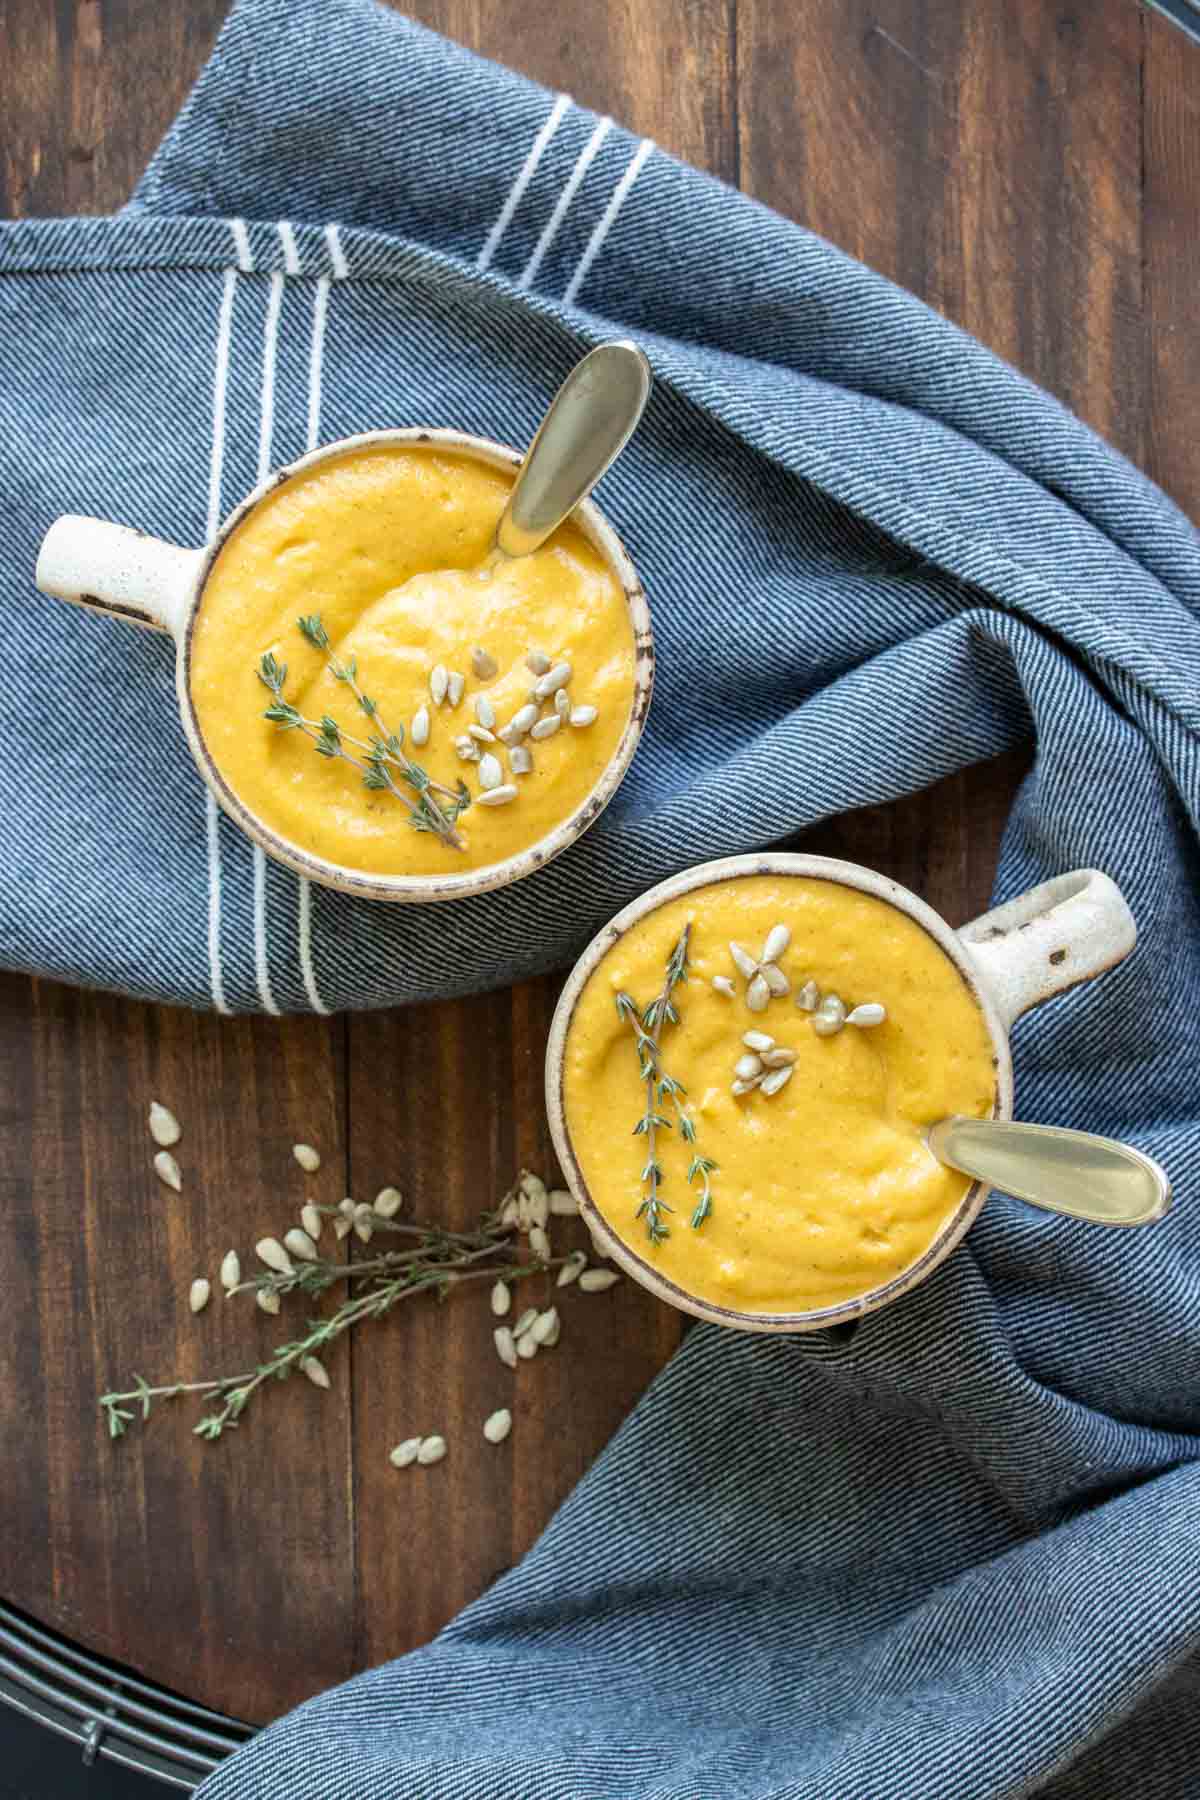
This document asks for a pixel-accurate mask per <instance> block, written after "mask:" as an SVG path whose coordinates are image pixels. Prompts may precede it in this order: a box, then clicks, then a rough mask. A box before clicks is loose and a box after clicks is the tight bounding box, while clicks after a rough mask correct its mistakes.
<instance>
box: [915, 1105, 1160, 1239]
mask: <svg viewBox="0 0 1200 1800" xmlns="http://www.w3.org/2000/svg"><path fill="white" fill-rule="evenodd" d="M925 1141H926V1143H927V1144H928V1145H929V1148H930V1149H931V1150H932V1152H933V1154H934V1155H935V1156H936V1157H937V1159H938V1161H939V1162H942V1163H946V1164H947V1165H948V1166H949V1167H950V1168H952V1169H958V1170H960V1171H961V1172H962V1173H963V1174H964V1175H973V1176H975V1178H976V1179H977V1180H979V1181H986V1182H987V1183H988V1184H989V1185H990V1186H993V1187H998V1188H1001V1189H1002V1190H1003V1191H1004V1192H1005V1193H1006V1194H1013V1195H1015V1197H1016V1198H1017V1199H1018V1200H1027V1201H1028V1202H1029V1204H1030V1205H1031V1206H1040V1207H1042V1208H1044V1210H1045V1211H1046V1212H1058V1213H1069V1214H1070V1216H1071V1217H1072V1218H1073V1219H1090V1220H1092V1222H1093V1223H1094V1224H1097V1225H1149V1224H1151V1223H1152V1222H1153V1221H1154V1220H1155V1219H1161V1218H1162V1216H1163V1214H1164V1213H1165V1212H1166V1211H1167V1210H1168V1209H1169V1207H1170V1205H1171V1197H1172V1196H1171V1182H1170V1178H1169V1176H1168V1175H1167V1172H1166V1170H1165V1169H1164V1168H1163V1167H1162V1165H1161V1164H1160V1163H1156V1162H1155V1160H1154V1158H1153V1157H1152V1156H1144V1155H1143V1154H1142V1152H1141V1151H1140V1150H1133V1149H1131V1148H1130V1146H1129V1145H1128V1144H1118V1143H1117V1142H1116V1140H1115V1139H1113V1138H1105V1137H1095V1136H1094V1135H1093V1134H1092V1133H1091V1132H1090V1131H1064V1130H1062V1129H1061V1128H1060V1127H1059V1126H1057V1125H1017V1124H1014V1123H1013V1122H1012V1121H1011V1120H1005V1119H964V1118H959V1117H954V1118H949V1119H939V1121H938V1123H937V1124H936V1125H931V1126H930V1127H929V1130H928V1131H927V1132H926V1133H925Z"/></svg>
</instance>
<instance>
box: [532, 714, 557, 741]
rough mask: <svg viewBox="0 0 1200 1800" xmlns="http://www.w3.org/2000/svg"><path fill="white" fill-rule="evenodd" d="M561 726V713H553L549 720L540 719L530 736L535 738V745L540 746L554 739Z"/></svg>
mask: <svg viewBox="0 0 1200 1800" xmlns="http://www.w3.org/2000/svg"><path fill="white" fill-rule="evenodd" d="M561 724H562V717H561V715H560V714H559V713H551V714H550V715H549V716H548V717H547V718H545V719H539V720H538V722H537V724H536V725H535V726H533V728H532V730H531V731H530V733H529V735H530V737H531V738H533V740H534V741H535V743H539V744H540V743H542V742H543V741H544V739H546V738H552V737H553V736H554V734H555V732H556V731H557V730H558V728H559V726H560V725H561Z"/></svg>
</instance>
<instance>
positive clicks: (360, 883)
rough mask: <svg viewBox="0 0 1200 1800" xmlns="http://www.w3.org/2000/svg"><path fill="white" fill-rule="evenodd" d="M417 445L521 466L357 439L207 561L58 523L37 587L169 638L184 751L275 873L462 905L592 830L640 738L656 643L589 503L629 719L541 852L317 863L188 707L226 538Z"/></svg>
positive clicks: (623, 565)
mask: <svg viewBox="0 0 1200 1800" xmlns="http://www.w3.org/2000/svg"><path fill="white" fill-rule="evenodd" d="M412 444H436V445H437V446H438V447H439V448H440V449H443V450H452V451H458V452H459V453H460V454H461V455H464V456H471V457H474V458H476V459H477V460H478V461H479V462H483V463H486V464H488V465H489V466H490V467H492V468H499V469H504V470H506V471H507V470H515V469H517V468H519V467H520V464H521V462H522V460H523V458H522V455H521V452H520V451H519V450H513V449H510V448H509V447H508V446H507V445H505V444H495V443H492V442H491V440H490V439H488V438H477V437H471V436H468V435H467V434H466V433H465V432H461V431H433V430H430V431H422V430H420V429H417V428H412V429H406V430H397V431H369V432H364V433H363V434H362V435H361V436H358V437H352V438H342V439H340V440H339V441H338V442H337V443H333V444H325V445H323V446H322V447H321V449H319V450H313V451H311V452H310V453H309V454H308V455H307V456H302V457H300V458H299V459H298V460H297V461H296V462H294V463H289V464H288V465H287V467H286V468H282V469H277V470H276V471H275V473H274V474H273V475H270V476H268V477H267V479H266V480H265V481H263V482H261V483H260V484H259V486H258V487H256V488H255V489H254V491H253V492H252V493H250V494H248V495H247V496H246V498H245V499H244V500H243V501H242V503H241V505H240V506H238V507H237V508H235V510H234V511H233V512H232V513H231V514H230V515H229V517H228V518H227V519H226V521H225V523H224V524H223V525H222V526H221V529H220V531H219V532H218V533H217V535H216V537H215V538H214V539H213V541H212V543H211V544H209V545H208V547H207V548H206V549H204V550H190V549H184V548H182V547H181V546H180V545H178V544H167V543H163V542H162V540H161V539H159V538H154V537H150V536H149V535H148V534H147V533H146V532H143V531H134V530H132V529H130V527H128V526H126V525H113V524H109V523H108V522H107V521H105V520H103V519H87V518H81V517H79V516H77V515H75V514H67V515H66V516H65V517H63V518H61V519H57V520H56V521H55V523H54V524H53V525H52V526H51V527H50V530H49V531H48V532H47V533H46V537H45V540H44V541H43V543H42V548H41V551H40V553H39V555H38V563H37V576H36V580H37V585H38V587H39V588H40V589H41V590H42V592H43V593H44V594H49V595H51V596H52V597H53V598H55V599H58V600H69V601H71V602H72V603H73V604H74V605H76V606H85V607H88V608H90V609H91V610H92V611H94V612H104V613H111V614H112V615H113V616H114V617H115V618H118V619H125V620H127V621H128V622H129V623H131V624H134V625H145V626H149V627H151V628H152V629H154V630H157V631H165V632H168V633H169V634H170V636H172V637H173V638H174V639H175V644H176V651H177V654H176V660H175V685H176V689H177V692H178V695H179V711H180V714H181V716H182V719H183V728H184V731H185V733H186V735H187V741H188V747H189V748H190V750H191V753H192V756H193V758H194V760H195V763H196V767H197V768H198V769H199V771H200V773H201V775H202V776H203V777H204V779H205V781H206V782H207V783H208V785H209V787H210V788H211V789H212V791H213V793H214V794H215V795H216V798H217V800H218V802H219V804H220V805H221V806H222V807H223V808H224V809H225V811H226V812H227V813H228V814H229V816H230V818H231V819H233V820H234V821H235V823H236V824H238V825H240V826H241V828H242V830H243V831H244V832H246V833H247V835H248V836H249V837H252V838H253V839H254V840H255V841H256V842H257V843H259V844H261V845H262V847H263V849H264V850H265V851H266V853H267V855H268V856H272V857H274V858H275V860H276V861H277V862H281V863H284V864H286V865H287V867H288V868H290V869H294V870H295V871H296V873H297V874H298V875H305V876H307V877H308V878H309V880H311V881H319V882H321V883H323V885H324V886H326V887H333V888H340V889H341V890H342V892H343V893H348V894H358V895H360V896H361V897H362V898H364V899H367V900H402V901H403V900H407V901H429V900H456V899H461V898H462V897H464V896H465V895H467V894H482V893H486V892H487V891H488V890H489V889H491V888H498V887H506V886H507V885H508V884H509V882H512V881H519V880H520V879H521V877H522V876H524V875H528V874H530V873H532V871H533V870H534V869H537V868H540V867H541V865H542V864H543V863H547V862H549V861H550V860H551V858H552V857H555V856H557V855H558V854H559V853H560V852H561V851H563V850H565V849H566V848H567V846H568V845H569V844H573V843H574V842H575V839H576V838H578V837H580V836H581V835H582V834H583V832H585V831H586V830H587V828H588V826H589V825H591V824H592V822H593V821H594V820H595V819H596V818H598V817H599V815H600V813H601V812H603V810H604V808H605V807H606V806H607V804H608V802H609V801H610V800H611V799H612V797H613V795H614V793H615V792H616V790H617V788H618V787H619V786H620V783H621V779H622V777H623V776H624V774H625V771H626V769H627V768H628V767H629V764H630V762H631V761H632V760H633V753H634V751H635V750H636V748H637V744H638V739H639V738H640V737H641V733H642V725H643V723H644V721H645V717H646V713H647V712H648V710H649V707H650V695H651V690H652V688H653V685H654V638H653V634H652V631H651V627H650V609H649V607H648V606H647V604H646V595H645V592H644V591H643V588H642V585H641V582H640V581H639V580H638V577H637V573H636V571H635V569H634V567H633V564H632V563H631V562H630V560H629V557H628V555H627V553H626V550H625V547H624V545H623V544H622V543H621V540H620V538H619V537H618V536H617V534H616V532H615V531H614V530H613V528H612V526H611V525H610V524H609V523H608V521H607V519H605V517H604V515H603V514H602V513H601V511H600V509H599V507H597V506H595V505H594V504H593V503H592V501H590V500H585V501H584V502H583V504H582V505H580V506H578V507H576V509H575V511H574V512H573V513H572V515H571V523H572V524H573V525H575V526H576V527H577V528H578V530H579V531H580V532H581V533H582V534H583V536H584V537H585V538H586V539H587V541H588V543H589V544H590V545H591V546H592V548H593V549H594V550H595V551H596V552H597V554H598V555H599V556H601V557H602V558H603V560H604V562H605V563H606V564H607V566H608V568H609V569H610V570H611V572H612V574H613V576H614V577H615V579H616V580H617V581H618V582H619V583H620V585H621V590H622V592H623V593H624V595H625V604H626V606H627V607H628V609H629V619H630V624H631V626H632V628H633V639H634V693H633V705H632V707H631V710H630V715H629V719H628V721H627V723H626V726H625V729H624V731H623V732H622V734H621V737H620V740H619V742H618V744H617V747H616V749H615V751H614V752H613V755H612V758H611V760H610V761H609V763H608V764H607V766H606V767H605V769H604V770H603V772H602V774H601V775H600V778H599V780H598V781H597V782H596V784H595V786H594V787H593V788H592V790H591V792H590V793H589V794H588V795H587V796H586V797H585V798H584V799H583V800H582V801H581V802H580V804H579V805H578V806H577V807H576V808H575V810H574V811H573V812H572V813H570V814H569V815H568V816H567V817H566V818H565V819H562V820H560V821H559V823H558V824H557V825H556V826H555V827H554V828H553V830H551V831H549V832H547V833H546V835H545V836H544V837H543V838H540V839H539V840H538V842H537V843H535V844H531V845H530V846H529V847H528V848H527V849H525V850H522V851H520V852H519V853H518V854H517V855H515V856H510V857H507V858H505V860H504V861H503V862H498V863H491V864H489V865H487V866H486V867H484V868H479V869H468V870H464V871H463V872H462V873H461V874H455V873H453V872H448V873H447V874H445V875H372V874H368V873H365V872H364V871H362V870H360V869H348V868H345V867H343V866H342V865H341V864H339V863H333V862H328V861H326V860H325V859H324V858H323V857H319V856H314V855H313V853H312V852H311V851H309V850H306V849H303V848H302V847H301V846H300V845H298V844H294V843H291V842H290V841H289V840H288V839H286V838H283V837H281V836H279V835H278V833H276V832H274V831H272V829H271V828H270V826H268V825H265V824H264V823H263V821H262V820H261V819H259V818H258V817H257V816H256V815H255V814H254V813H253V812H252V811H251V810H250V808H249V807H248V806H247V805H246V804H245V802H244V801H243V800H241V799H240V798H239V796H238V795H237V794H236V793H235V792H234V791H233V789H232V788H231V787H230V786H229V784H228V783H227V782H226V780H225V777H224V776H223V774H222V773H221V770H220V768H219V767H218V766H217V764H216V762H215V761H214V759H213V757H212V755H211V753H210V751H209V748H208V745H207V744H206V743H205V741H204V735H203V733H202V731H201V729H200V723H199V720H198V718H197V716H196V709H195V707H194V705H193V703H192V695H191V682H190V672H191V655H192V638H193V633H194V630H195V624H196V619H197V617H198V616H199V613H200V609H201V607H202V606H203V604H204V593H205V586H206V584H207V581H208V576H209V573H210V571H211V569H212V567H213V564H214V562H215V561H216V558H217V556H218V554H219V552H220V550H221V548H222V546H223V545H224V544H225V543H226V541H227V540H228V538H229V536H230V533H231V532H233V531H234V530H235V529H236V527H237V526H238V525H240V524H241V522H242V521H243V519H245V518H246V516H247V515H248V514H249V513H250V512H251V511H252V510H253V509H254V508H255V507H256V506H257V505H258V504H259V502H260V501H261V500H263V499H265V498H266V496H267V495H268V494H270V493H272V492H274V490H275V489H276V488H277V487H279V486H280V484H281V483H282V482H285V481H289V480H291V478H292V477H293V476H295V475H298V474H300V473H302V472H303V471H304V470H307V469H311V468H314V467H315V466H316V465H317V464H319V463H322V462H325V461H327V460H328V459H329V458H331V457H335V456H340V455H342V454H343V453H344V452H345V451H347V450H358V449H380V448H390V447H397V446H408V445H412Z"/></svg>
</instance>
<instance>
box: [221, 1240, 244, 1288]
mask: <svg viewBox="0 0 1200 1800" xmlns="http://www.w3.org/2000/svg"><path fill="white" fill-rule="evenodd" d="M241 1279H242V1259H241V1257H240V1256H239V1255H238V1253H237V1251H236V1250H227V1251H226V1252H225V1254H224V1256H223V1257H222V1258H221V1286H222V1287H223V1288H224V1289H225V1292H226V1293H227V1294H230V1293H232V1292H233V1290H234V1288H235V1287H236V1286H237V1284H238V1282H239V1281H240V1280H241Z"/></svg>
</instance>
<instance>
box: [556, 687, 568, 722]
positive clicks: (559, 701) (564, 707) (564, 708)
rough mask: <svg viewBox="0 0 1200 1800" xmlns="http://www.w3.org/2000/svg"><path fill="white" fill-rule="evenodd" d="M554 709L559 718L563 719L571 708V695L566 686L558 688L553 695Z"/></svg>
mask: <svg viewBox="0 0 1200 1800" xmlns="http://www.w3.org/2000/svg"><path fill="white" fill-rule="evenodd" d="M554 710H555V712H556V713H557V714H558V716H559V718H560V719H565V718H566V717H567V714H568V713H569V712H570V710H571V696H570V694H568V692H567V690H566V688H559V690H558V692H557V694H555V696H554Z"/></svg>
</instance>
